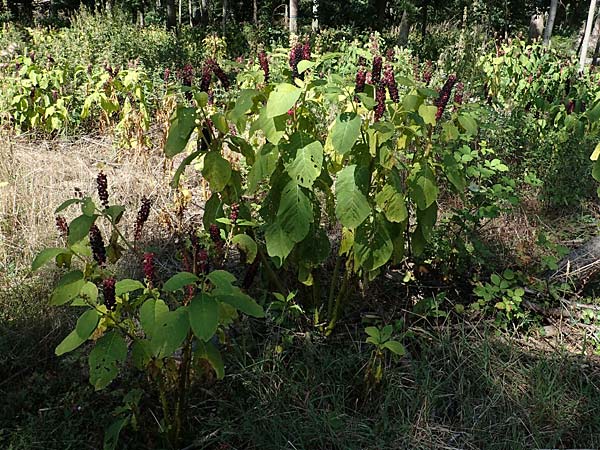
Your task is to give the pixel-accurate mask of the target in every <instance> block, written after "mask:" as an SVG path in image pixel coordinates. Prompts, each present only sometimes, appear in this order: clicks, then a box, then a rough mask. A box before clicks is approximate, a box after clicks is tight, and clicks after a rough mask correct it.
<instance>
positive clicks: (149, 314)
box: [140, 298, 169, 338]
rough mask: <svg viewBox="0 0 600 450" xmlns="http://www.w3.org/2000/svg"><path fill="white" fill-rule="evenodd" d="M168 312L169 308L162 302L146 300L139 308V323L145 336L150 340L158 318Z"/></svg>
mask: <svg viewBox="0 0 600 450" xmlns="http://www.w3.org/2000/svg"><path fill="white" fill-rule="evenodd" d="M168 312H169V307H168V306H167V305H166V304H165V302H164V301H163V300H160V299H159V300H156V299H153V298H151V299H148V300H146V301H145V302H144V304H143V305H142V306H141V307H140V323H141V325H142V329H143V330H144V332H145V333H146V336H148V337H149V338H152V336H154V330H155V329H156V324H157V322H158V318H159V317H160V316H162V315H163V314H166V313H168Z"/></svg>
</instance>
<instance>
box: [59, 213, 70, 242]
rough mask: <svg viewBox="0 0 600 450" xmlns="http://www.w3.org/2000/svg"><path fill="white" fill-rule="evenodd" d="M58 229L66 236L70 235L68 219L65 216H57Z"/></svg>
mask: <svg viewBox="0 0 600 450" xmlns="http://www.w3.org/2000/svg"><path fill="white" fill-rule="evenodd" d="M56 229H57V230H58V232H59V233H60V235H61V236H62V237H64V238H66V237H67V236H68V235H69V225H67V220H66V219H65V218H64V217H63V216H56Z"/></svg>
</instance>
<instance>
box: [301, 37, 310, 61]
mask: <svg viewBox="0 0 600 450" xmlns="http://www.w3.org/2000/svg"><path fill="white" fill-rule="evenodd" d="M310 56H311V54H310V40H309V39H308V38H306V41H304V45H303V46H302V59H305V60H307V61H308V60H310Z"/></svg>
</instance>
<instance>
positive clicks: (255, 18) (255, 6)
mask: <svg viewBox="0 0 600 450" xmlns="http://www.w3.org/2000/svg"><path fill="white" fill-rule="evenodd" d="M252 21H253V22H254V25H258V0H254V1H253V2H252Z"/></svg>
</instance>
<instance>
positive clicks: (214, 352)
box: [194, 342, 225, 380]
mask: <svg viewBox="0 0 600 450" xmlns="http://www.w3.org/2000/svg"><path fill="white" fill-rule="evenodd" d="M194 359H205V360H207V361H208V362H209V363H210V364H211V366H213V369H215V373H216V374H217V379H219V380H221V379H223V377H224V376H225V366H224V364H223V358H222V357H221V353H219V350H218V349H217V347H215V346H214V344H213V343H212V342H207V343H206V344H205V343H203V342H199V343H198V347H197V348H196V351H195V353H194Z"/></svg>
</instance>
